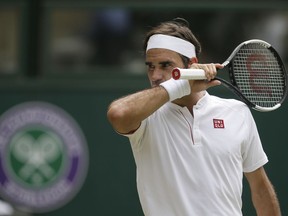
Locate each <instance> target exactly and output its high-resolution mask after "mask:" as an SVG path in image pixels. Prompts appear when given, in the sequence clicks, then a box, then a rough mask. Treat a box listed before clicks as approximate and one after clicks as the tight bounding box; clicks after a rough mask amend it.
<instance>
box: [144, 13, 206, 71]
mask: <svg viewBox="0 0 288 216" xmlns="http://www.w3.org/2000/svg"><path fill="white" fill-rule="evenodd" d="M154 34H164V35H170V36H174V37H178V38H181V39H183V40H186V41H189V42H190V43H192V44H193V45H194V46H195V52H196V57H197V58H198V57H199V55H200V53H201V44H200V42H199V41H198V39H197V38H196V37H195V35H194V34H193V33H192V31H191V30H190V28H189V23H188V21H187V20H185V19H183V18H175V19H173V20H171V21H166V22H162V23H160V24H159V25H158V26H155V27H153V28H152V29H151V30H150V31H148V32H147V34H146V37H145V39H144V44H143V49H144V53H145V52H146V48H147V43H148V40H149V38H150V37H151V36H152V35H154ZM180 56H181V58H182V60H183V63H184V65H185V66H186V67H188V63H189V60H190V59H189V58H187V57H186V56H183V55H181V54H180Z"/></svg>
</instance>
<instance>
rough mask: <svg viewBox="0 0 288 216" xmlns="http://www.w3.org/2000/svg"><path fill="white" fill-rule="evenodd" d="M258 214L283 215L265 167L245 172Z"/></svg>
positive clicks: (268, 215)
mask: <svg viewBox="0 0 288 216" xmlns="http://www.w3.org/2000/svg"><path fill="white" fill-rule="evenodd" d="M245 176H246V178H247V180H248V183H249V185H250V189H251V195H252V201H253V205H254V207H255V209H256V212H257V215H258V216H281V211H280V206H279V202H278V199H277V196H276V193H275V191H274V188H273V186H272V184H271V183H270V181H269V179H268V177H267V175H266V172H265V170H264V168H263V167H261V168H259V169H257V170H255V171H253V172H251V173H245Z"/></svg>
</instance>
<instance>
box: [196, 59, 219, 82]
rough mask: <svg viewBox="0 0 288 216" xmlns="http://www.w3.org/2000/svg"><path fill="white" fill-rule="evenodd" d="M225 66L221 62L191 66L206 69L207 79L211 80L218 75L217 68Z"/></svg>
mask: <svg viewBox="0 0 288 216" xmlns="http://www.w3.org/2000/svg"><path fill="white" fill-rule="evenodd" d="M223 67H224V66H223V65H221V64H218V63H217V64H214V63H211V64H196V63H195V64H192V66H191V68H196V69H202V70H204V71H205V76H206V78H207V81H211V80H213V79H214V78H215V76H216V75H217V69H222V68H223Z"/></svg>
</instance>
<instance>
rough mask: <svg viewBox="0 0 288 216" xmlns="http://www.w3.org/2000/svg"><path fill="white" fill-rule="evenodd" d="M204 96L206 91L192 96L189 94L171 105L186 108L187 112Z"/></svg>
mask: <svg viewBox="0 0 288 216" xmlns="http://www.w3.org/2000/svg"><path fill="white" fill-rule="evenodd" d="M205 94H206V91H201V92H197V93H194V94H190V95H187V96H184V97H183V98H179V99H177V100H175V101H173V103H175V104H177V105H179V106H182V107H185V106H186V107H187V108H188V109H189V110H191V111H192V110H193V106H194V105H196V104H197V102H198V101H199V100H200V99H201V98H202V97H203V96H204V95H205Z"/></svg>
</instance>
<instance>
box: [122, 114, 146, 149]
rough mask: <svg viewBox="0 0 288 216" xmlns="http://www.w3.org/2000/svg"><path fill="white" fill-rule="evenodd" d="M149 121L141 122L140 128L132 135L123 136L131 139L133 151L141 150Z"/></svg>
mask: <svg viewBox="0 0 288 216" xmlns="http://www.w3.org/2000/svg"><path fill="white" fill-rule="evenodd" d="M147 121H148V120H147V119H145V120H143V121H142V122H141V125H140V127H139V128H138V129H137V130H136V131H134V132H133V133H132V134H122V135H123V136H126V137H128V138H129V140H130V143H131V146H132V148H133V150H139V149H140V148H141V143H142V142H141V141H142V138H143V134H144V131H145V129H146V125H147Z"/></svg>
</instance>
